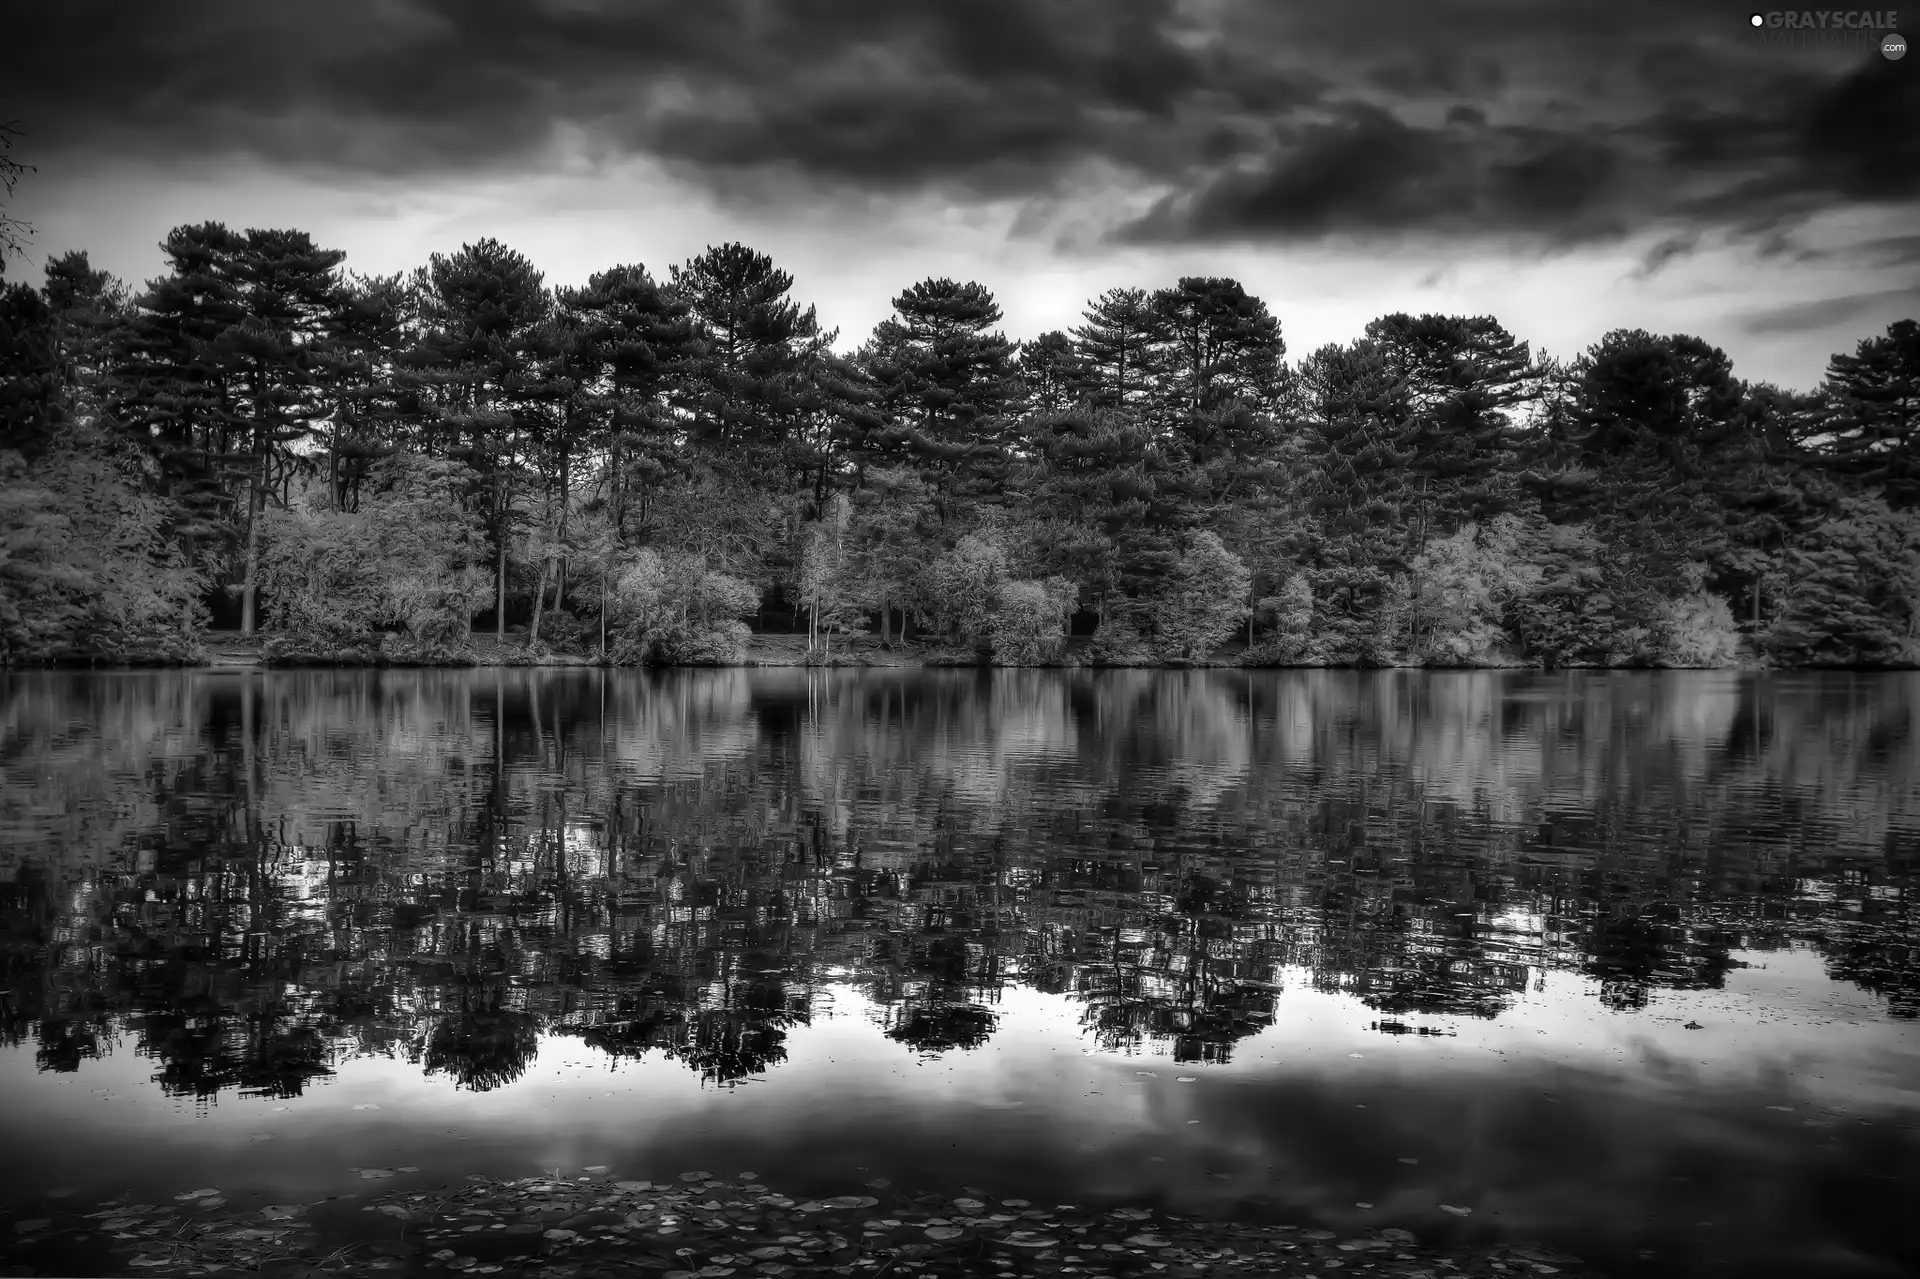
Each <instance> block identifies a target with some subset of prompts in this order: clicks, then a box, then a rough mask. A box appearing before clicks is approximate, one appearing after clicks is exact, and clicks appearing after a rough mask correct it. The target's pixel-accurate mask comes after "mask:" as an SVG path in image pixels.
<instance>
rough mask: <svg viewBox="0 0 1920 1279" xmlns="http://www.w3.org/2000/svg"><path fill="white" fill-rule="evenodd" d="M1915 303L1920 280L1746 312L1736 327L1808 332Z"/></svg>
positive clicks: (1919, 295)
mask: <svg viewBox="0 0 1920 1279" xmlns="http://www.w3.org/2000/svg"><path fill="white" fill-rule="evenodd" d="M1916 305H1920V283H1915V284H1912V285H1909V286H1907V287H1906V288H1903V289H1882V290H1880V291H1878V292H1874V293H1852V294H1848V295H1847V296H1845V297H1837V298H1818V299H1815V300H1813V301H1808V302H1793V303H1789V304H1786V305H1783V306H1775V307H1767V308H1764V309H1762V310H1756V311H1750V312H1748V313H1747V314H1745V315H1743V316H1741V317H1740V327H1741V328H1742V330H1744V331H1745V332H1747V333H1753V334H1764V333H1811V332H1815V331H1818V330H1821V329H1830V328H1833V327H1835V326H1836V325H1841V324H1849V323H1852V322H1854V321H1856V320H1859V319H1860V318H1861V317H1863V316H1866V315H1869V314H1873V313H1876V312H1884V313H1888V314H1891V313H1893V312H1896V311H1910V310H1912V309H1913V308H1914V307H1915V306H1916Z"/></svg>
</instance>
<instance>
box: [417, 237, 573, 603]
mask: <svg viewBox="0 0 1920 1279" xmlns="http://www.w3.org/2000/svg"><path fill="white" fill-rule="evenodd" d="M415 285H416V288H417V290H418V293H419V296H420V299H421V309H422V322H423V326H424V328H425V332H424V334H423V338H422V341H421V343H420V345H419V347H418V348H417V349H416V351H415V353H414V354H413V357H412V362H413V364H414V366H415V367H416V368H417V369H418V370H419V371H420V372H421V373H422V374H424V379H423V380H424V381H425V383H426V384H427V385H428V386H430V387H431V388H432V391H433V394H434V398H435V399H436V401H437V404H436V407H437V410H438V412H437V415H436V416H437V422H436V427H435V430H434V434H435V436H436V437H437V441H438V442H439V443H440V444H441V446H442V447H444V448H445V450H446V452H447V454H448V455H449V456H452V457H454V458H456V459H457V460H460V461H463V462H465V463H466V464H467V465H468V466H470V467H471V468H472V469H473V470H474V472H475V473H476V474H477V475H478V476H479V477H480V484H481V492H480V494H478V496H479V498H480V500H481V503H482V506H483V508H484V510H485V512H486V520H487V526H488V527H487V531H488V535H489V536H490V537H491V538H492V540H493V543H494V584H495V592H494V636H495V639H496V640H504V639H505V637H506V627H507V554H508V544H509V541H510V539H511V537H512V531H513V525H514V523H515V510H514V497H515V493H516V490H517V486H518V484H519V480H520V476H521V473H522V470H523V463H524V452H525V440H524V438H523V427H524V425H525V418H526V415H527V413H528V411H529V405H530V403H531V401H532V399H533V398H534V388H535V387H536V385H537V381H538V375H537V370H536V368H535V362H536V351H537V346H536V343H537V334H538V329H539V326H540V324H541V322H542V321H544V320H545V319H546V318H547V316H548V314H549V313H550V311H551V309H552V297H551V295H550V294H549V293H548V292H547V289H546V288H545V284H544V277H543V276H542V275H541V273H540V272H539V271H537V270H535V269H534V266H533V264H532V263H531V262H529V261H528V260H527V259H526V258H525V257H524V256H523V255H522V254H520V253H517V252H515V251H514V250H512V249H510V248H508V247H507V246H505V245H503V244H501V243H500V242H499V241H497V240H493V239H485V240H480V241H478V242H476V243H473V244H463V245H461V246H460V250H459V252H457V253H453V254H439V253H436V254H434V255H433V256H432V257H431V258H430V259H429V260H428V263H427V265H426V266H425V267H423V268H421V269H420V271H418V272H417V273H416V276H415Z"/></svg>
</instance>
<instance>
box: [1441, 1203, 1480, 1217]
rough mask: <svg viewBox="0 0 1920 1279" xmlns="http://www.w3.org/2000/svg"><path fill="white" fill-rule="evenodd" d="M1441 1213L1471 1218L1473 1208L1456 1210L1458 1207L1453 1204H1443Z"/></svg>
mask: <svg viewBox="0 0 1920 1279" xmlns="http://www.w3.org/2000/svg"><path fill="white" fill-rule="evenodd" d="M1440 1211H1441V1212H1450V1213H1452V1214H1453V1215H1454V1216H1456V1217H1471V1216H1472V1215H1473V1209H1471V1208H1456V1207H1455V1206H1454V1205H1452V1204H1441V1205H1440Z"/></svg>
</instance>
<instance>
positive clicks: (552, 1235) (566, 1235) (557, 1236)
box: [540, 1227, 580, 1243]
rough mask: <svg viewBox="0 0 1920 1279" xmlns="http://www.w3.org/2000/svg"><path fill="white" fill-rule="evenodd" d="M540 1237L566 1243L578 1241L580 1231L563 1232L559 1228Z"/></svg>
mask: <svg viewBox="0 0 1920 1279" xmlns="http://www.w3.org/2000/svg"><path fill="white" fill-rule="evenodd" d="M540 1237H541V1238H542V1239H552V1240H554V1241H555V1242H558V1243H565V1242H566V1241H567V1240H569V1239H578V1238H579V1237H580V1235H579V1232H578V1231H573V1230H561V1229H559V1228H558V1227H555V1228H554V1229H552V1230H549V1231H546V1232H545V1233H544V1234H542V1235H541V1236H540Z"/></svg>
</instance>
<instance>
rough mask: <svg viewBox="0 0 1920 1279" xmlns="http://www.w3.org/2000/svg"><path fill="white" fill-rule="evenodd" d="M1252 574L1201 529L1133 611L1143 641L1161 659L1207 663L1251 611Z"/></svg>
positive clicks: (1217, 540)
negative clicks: (1168, 572)
mask: <svg viewBox="0 0 1920 1279" xmlns="http://www.w3.org/2000/svg"><path fill="white" fill-rule="evenodd" d="M1252 584H1253V575H1252V574H1251V573H1249V572H1248V571H1247V566H1246V564H1245V563H1243V562H1242V561H1241V559H1240V557H1239V556H1238V555H1235V554H1234V553H1233V552H1232V551H1229V550H1228V549H1227V548H1226V546H1225V545H1223V544H1222V543H1221V541H1220V539H1219V537H1217V536H1216V535H1214V534H1213V533H1199V534H1196V535H1195V536H1194V537H1193V539H1192V540H1191V541H1190V542H1189V543H1188V545H1187V547H1186V549H1185V550H1184V551H1183V552H1182V553H1181V555H1180V557H1179V559H1178V560H1177V561H1176V562H1175V565H1174V570H1173V572H1172V574H1171V575H1170V576H1169V577H1168V578H1166V579H1163V580H1162V581H1160V582H1159V583H1157V584H1156V586H1155V588H1154V589H1153V590H1152V591H1151V593H1149V594H1147V595H1146V596H1144V597H1143V598H1142V599H1140V600H1139V601H1138V602H1137V604H1136V607H1135V609H1134V613H1135V616H1136V618H1137V619H1138V621H1137V625H1138V629H1139V633H1140V639H1141V641H1142V642H1143V643H1144V644H1145V645H1146V647H1147V649H1148V650H1149V651H1150V652H1152V653H1153V654H1154V655H1155V656H1156V657H1159V658H1161V659H1162V660H1179V661H1202V660H1204V659H1205V658H1207V657H1208V656H1209V655H1210V654H1211V653H1212V652H1213V650H1214V649H1216V648H1218V647H1220V645H1221V644H1222V643H1224V642H1225V641H1226V639H1227V637H1228V636H1230V635H1232V634H1233V632H1234V631H1235V630H1236V629H1237V628H1238V627H1239V625H1240V622H1241V620H1242V619H1243V618H1245V617H1246V615H1247V590H1248V588H1249V587H1250V586H1251V585H1252Z"/></svg>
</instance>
